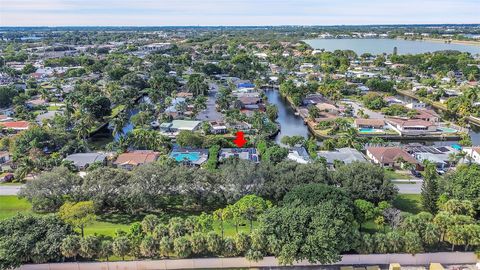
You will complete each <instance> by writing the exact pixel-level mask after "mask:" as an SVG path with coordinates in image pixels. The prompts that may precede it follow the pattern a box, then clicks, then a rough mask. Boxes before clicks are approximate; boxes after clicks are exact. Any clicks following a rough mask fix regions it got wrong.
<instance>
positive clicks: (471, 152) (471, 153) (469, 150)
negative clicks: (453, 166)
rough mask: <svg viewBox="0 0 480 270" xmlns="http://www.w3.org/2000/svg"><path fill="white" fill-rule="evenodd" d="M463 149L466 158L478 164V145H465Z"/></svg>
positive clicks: (479, 156) (479, 155)
mask: <svg viewBox="0 0 480 270" xmlns="http://www.w3.org/2000/svg"><path fill="white" fill-rule="evenodd" d="M463 151H464V152H465V153H466V154H467V157H466V159H467V160H471V161H472V162H475V163H477V164H480V147H478V146H477V147H465V148H464V149H463Z"/></svg>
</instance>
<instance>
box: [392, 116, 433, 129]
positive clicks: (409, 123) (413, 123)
mask: <svg viewBox="0 0 480 270" xmlns="http://www.w3.org/2000/svg"><path fill="white" fill-rule="evenodd" d="M387 120H388V121H390V122H393V123H395V124H397V125H399V126H401V127H419V126H421V127H430V126H435V124H434V123H432V122H428V121H424V120H420V119H396V118H389V119H387Z"/></svg>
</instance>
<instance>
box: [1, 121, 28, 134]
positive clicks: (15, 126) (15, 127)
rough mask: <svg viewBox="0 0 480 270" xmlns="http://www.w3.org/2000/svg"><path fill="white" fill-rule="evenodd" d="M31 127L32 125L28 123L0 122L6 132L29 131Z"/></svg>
mask: <svg viewBox="0 0 480 270" xmlns="http://www.w3.org/2000/svg"><path fill="white" fill-rule="evenodd" d="M29 127H30V123H29V122H27V121H12V122H8V121H6V122H0V129H1V128H4V129H6V130H12V131H15V132H19V131H22V130H27V129H28V128H29Z"/></svg>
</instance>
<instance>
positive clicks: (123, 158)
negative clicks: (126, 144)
mask: <svg viewBox="0 0 480 270" xmlns="http://www.w3.org/2000/svg"><path fill="white" fill-rule="evenodd" d="M159 156H160V153H158V152H154V151H151V150H137V151H132V152H127V153H123V154H120V155H118V157H117V159H116V160H115V161H114V162H113V165H114V166H116V167H119V168H123V169H126V170H132V169H133V168H135V167H137V166H140V165H144V164H148V163H152V162H155V161H156V160H157V159H158V157H159Z"/></svg>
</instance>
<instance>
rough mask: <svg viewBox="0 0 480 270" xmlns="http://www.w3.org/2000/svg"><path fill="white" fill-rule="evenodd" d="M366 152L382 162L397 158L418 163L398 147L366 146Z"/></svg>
mask: <svg viewBox="0 0 480 270" xmlns="http://www.w3.org/2000/svg"><path fill="white" fill-rule="evenodd" d="M367 152H370V154H371V155H372V156H373V157H375V159H376V160H377V161H378V162H381V163H384V164H385V163H387V164H390V163H394V162H396V161H397V160H398V159H399V158H402V159H403V160H405V161H406V162H408V163H411V164H418V161H417V160H416V159H414V158H413V157H412V156H411V155H410V154H409V153H407V152H406V151H405V150H403V149H402V148H400V147H367Z"/></svg>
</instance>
